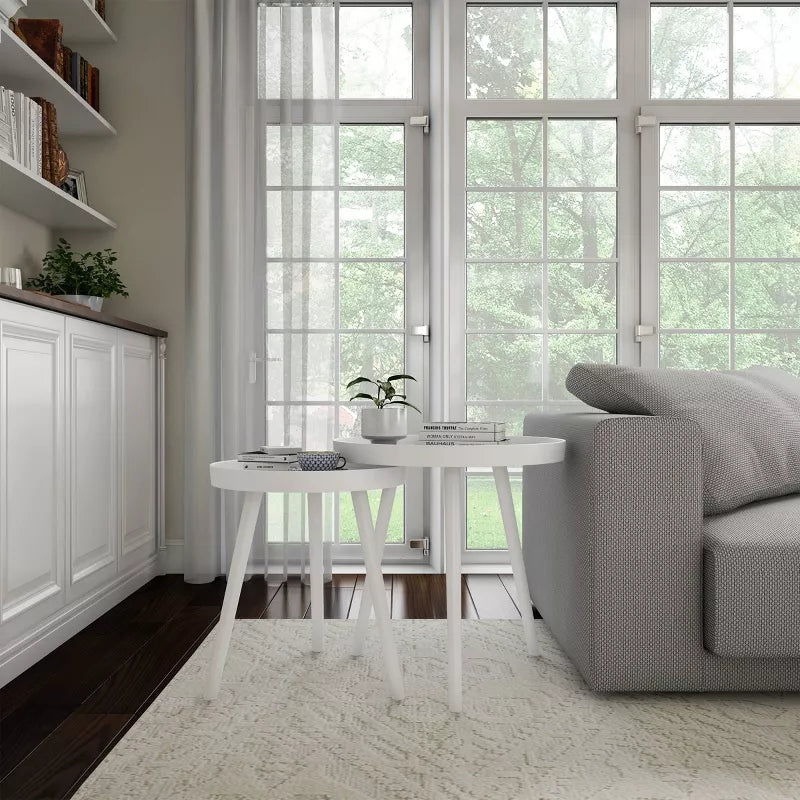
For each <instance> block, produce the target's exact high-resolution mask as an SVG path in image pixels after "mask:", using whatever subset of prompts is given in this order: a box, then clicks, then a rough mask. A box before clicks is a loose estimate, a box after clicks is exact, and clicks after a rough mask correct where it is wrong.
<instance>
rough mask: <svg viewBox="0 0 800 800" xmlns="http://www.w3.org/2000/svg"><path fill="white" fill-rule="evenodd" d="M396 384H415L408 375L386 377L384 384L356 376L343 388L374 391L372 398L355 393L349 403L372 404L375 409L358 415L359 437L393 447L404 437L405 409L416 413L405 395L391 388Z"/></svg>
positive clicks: (366, 409)
mask: <svg viewBox="0 0 800 800" xmlns="http://www.w3.org/2000/svg"><path fill="white" fill-rule="evenodd" d="M396 381H416V378H414V377H413V376H412V375H403V374H400V375H390V376H389V377H388V378H385V379H384V380H373V379H372V378H365V377H363V376H360V377H358V378H354V379H353V380H352V381H350V383H348V384H347V386H346V387H345V388H347V389H352V388H353V387H354V386H359V385H360V384H365V383H368V384H371V385H372V386H374V387H376V389H377V392H376V393H375V394H369V393H368V392H358V393H357V394H355V395H353V396H352V397H351V398H350V400H351V402H352V401H353V400H359V399H361V400H372V402H373V403H374V404H375V407H374V408H372V407H368V408H364V409H362V411H361V435H362V436H363V437H364V438H365V439H370V440H372V441H373V442H383V443H394V442H397V441H398V440H400V439H403V438H404V437H405V436H406V433H407V431H408V420H407V412H406V409H407V408H413V409H414V410H415V411H419V409H418V408H417V407H416V406H415V405H414V404H413V403H409V402H408V400H407V398H406V395H404V394H400V392H398V391H397V389H396V388H395V386H394V383H395V382H396Z"/></svg>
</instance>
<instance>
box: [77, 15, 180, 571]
mask: <svg viewBox="0 0 800 800" xmlns="http://www.w3.org/2000/svg"><path fill="white" fill-rule="evenodd" d="M106 6H107V17H108V23H109V25H110V26H111V28H112V29H113V30H114V32H115V33H116V34H117V37H118V39H119V41H118V42H117V43H116V44H108V45H95V46H92V45H84V46H81V48H80V52H81V54H82V55H84V56H85V57H86V58H88V59H89V61H91V62H92V63H93V64H95V65H96V66H98V67H99V68H100V104H101V111H102V113H103V115H104V116H105V117H106V118H107V119H108V120H109V121H110V122H111V124H112V125H114V127H115V128H116V129H117V134H118V135H117V136H116V137H115V138H109V139H87V138H82V139H63V141H62V144H63V146H64V149H65V150H66V151H67V155H68V156H69V160H70V166H71V167H73V168H74V169H82V170H84V171H85V172H86V187H87V194H88V197H89V202H90V204H91V205H93V206H95V207H96V208H97V209H98V210H100V211H102V212H103V213H104V214H107V215H108V216H110V217H111V218H112V219H113V220H115V221H116V222H117V224H118V226H119V228H118V230H117V231H115V232H114V233H109V234H80V235H78V234H72V235H70V236H69V239H70V241H71V242H72V243H73V245H74V246H75V247H76V249H79V250H88V249H92V250H95V249H103V248H106V247H111V248H113V249H114V250H116V251H117V252H118V253H119V262H118V264H117V266H118V267H119V270H120V272H121V273H122V279H123V281H124V282H125V283H126V284H127V286H128V291H129V292H130V295H131V296H130V297H129V298H127V299H125V298H117V299H111V300H107V301H106V303H105V304H104V306H103V310H104V311H105V310H107V311H109V312H111V313H114V314H117V315H119V316H122V317H128V318H130V319H133V320H136V321H138V322H143V323H146V324H149V325H154V326H156V327H158V328H163V329H164V330H166V331H168V332H169V338H168V340H167V409H166V429H167V441H166V446H167V454H166V457H167V480H166V483H167V486H166V490H167V507H166V528H167V530H166V535H167V539H168V540H170V539H182V538H183V507H182V487H183V401H184V398H183V324H184V286H185V284H184V280H185V260H186V249H185V241H186V197H185V181H186V168H185V124H184V114H185V30H186V23H185V0H168V1H167V2H164V1H163V0H162V1H161V2H151V0H107V3H106ZM67 44H69V42H67ZM178 570H179V571H180V564H178Z"/></svg>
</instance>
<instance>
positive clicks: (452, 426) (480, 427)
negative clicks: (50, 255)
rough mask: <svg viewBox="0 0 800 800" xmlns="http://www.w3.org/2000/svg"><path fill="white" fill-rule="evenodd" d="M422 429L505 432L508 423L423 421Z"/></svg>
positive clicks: (461, 431) (459, 431) (458, 431)
mask: <svg viewBox="0 0 800 800" xmlns="http://www.w3.org/2000/svg"><path fill="white" fill-rule="evenodd" d="M422 430H423V431H439V432H443V431H453V432H457V433H494V434H498V433H502V434H505V432H506V424H505V422H423V423H422Z"/></svg>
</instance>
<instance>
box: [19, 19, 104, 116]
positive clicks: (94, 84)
mask: <svg viewBox="0 0 800 800" xmlns="http://www.w3.org/2000/svg"><path fill="white" fill-rule="evenodd" d="M104 11H105V9H104ZM11 29H12V31H13V32H14V33H15V34H16V35H17V36H18V37H19V38H20V39H22V41H23V42H25V44H27V45H28V47H29V48H30V49H31V50H33V52H34V53H36V55H37V56H39V58H41V59H42V61H44V63H45V64H47V66H48V67H50V69H52V70H53V72H55V73H56V74H57V75H58V76H59V77H61V78H62V79H63V80H64V81H66V83H67V84H69V86H70V87H72V89H74V90H75V91H76V92H77V93H78V94H79V95H80V96H81V97H82V98H83V99H84V100H85V101H86V102H87V103H89V105H90V106H91V107H92V108H93V109H94V110H95V111H100V70H98V69H97V67H93V66H92V65H91V64H90V63H89V62H88V61H87V60H86V59H85V58H84V57H83V56H82V55H81V54H80V53H76V52H75V51H74V50H72V48H70V47H67V46H66V45H65V44H63V42H62V41H61V36H62V34H63V32H64V25H63V24H62V22H61V20H58V19H26V18H20V19H17V18H14V19H12V20H11Z"/></svg>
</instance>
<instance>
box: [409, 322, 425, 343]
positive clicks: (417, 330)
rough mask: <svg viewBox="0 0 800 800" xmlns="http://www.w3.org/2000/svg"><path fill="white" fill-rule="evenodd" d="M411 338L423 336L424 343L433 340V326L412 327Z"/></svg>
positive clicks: (410, 330) (410, 329)
mask: <svg viewBox="0 0 800 800" xmlns="http://www.w3.org/2000/svg"><path fill="white" fill-rule="evenodd" d="M408 334H409V336H421V337H422V341H423V342H429V341H430V340H431V326H430V325H412V326H411V327H410V328H409V329H408Z"/></svg>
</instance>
